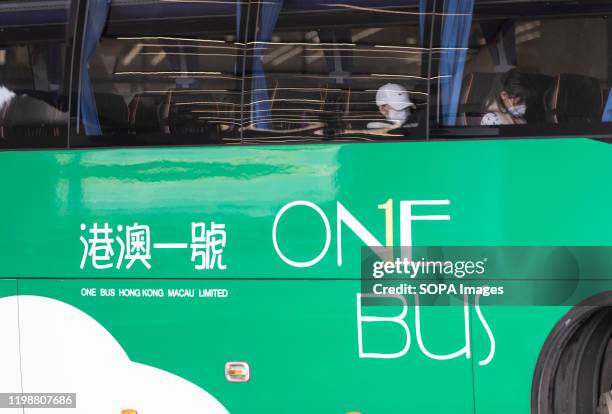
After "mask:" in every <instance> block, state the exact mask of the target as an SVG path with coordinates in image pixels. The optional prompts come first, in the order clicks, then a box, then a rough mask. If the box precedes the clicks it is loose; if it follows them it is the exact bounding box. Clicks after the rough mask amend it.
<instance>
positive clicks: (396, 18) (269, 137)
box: [243, 1, 427, 143]
mask: <svg viewBox="0 0 612 414" xmlns="http://www.w3.org/2000/svg"><path fill="white" fill-rule="evenodd" d="M293 3H298V2H285V3H284V4H282V2H274V1H271V2H259V3H257V5H254V6H253V10H252V12H251V16H252V17H253V18H255V19H256V24H255V32H254V34H253V36H252V37H251V38H250V39H249V43H248V59H247V63H246V65H247V68H246V69H247V70H246V73H247V78H246V82H245V86H246V91H245V119H244V120H243V121H244V127H245V132H244V142H247V143H267V142H313V141H325V140H329V141H334V142H342V141H347V140H363V141H370V140H378V139H383V140H384V139H404V138H407V137H419V138H420V139H423V138H424V136H425V135H424V132H423V129H424V127H425V122H424V117H423V116H422V115H423V113H424V110H425V108H426V106H425V103H426V102H427V88H426V85H427V80H426V78H425V77H424V76H422V73H423V69H424V63H425V62H426V60H425V59H424V58H423V56H425V55H426V53H424V50H425V49H424V48H423V47H422V39H421V35H420V30H419V9H418V6H417V5H416V3H414V2H398V1H395V2H393V1H386V2H385V1H381V2H377V4H376V7H369V4H370V3H371V2H349V3H348V4H338V3H337V2H327V1H318V2H312V3H311V2H308V3H306V2H301V3H299V4H293ZM353 3H354V4H353ZM379 90H380V93H378V100H377V92H378V91H379Z"/></svg>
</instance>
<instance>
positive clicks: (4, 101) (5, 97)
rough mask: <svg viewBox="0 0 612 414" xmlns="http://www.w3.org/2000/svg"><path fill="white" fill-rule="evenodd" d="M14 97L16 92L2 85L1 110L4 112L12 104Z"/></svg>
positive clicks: (0, 88)
mask: <svg viewBox="0 0 612 414" xmlns="http://www.w3.org/2000/svg"><path fill="white" fill-rule="evenodd" d="M14 97H15V92H13V91H11V90H10V89H8V88H6V87H4V86H2V85H0V112H2V110H3V109H4V108H5V107H8V105H10V103H11V101H12V100H13V98H14Z"/></svg>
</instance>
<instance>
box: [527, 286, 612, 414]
mask: <svg viewBox="0 0 612 414" xmlns="http://www.w3.org/2000/svg"><path fill="white" fill-rule="evenodd" d="M531 413H532V414H565V413H567V414H612V292H605V293H601V294H598V295H596V296H593V297H591V298H589V299H587V300H586V301H584V302H582V303H581V304H579V305H577V306H576V307H574V308H573V309H572V310H570V311H569V312H568V313H567V314H566V315H565V316H564V317H563V318H561V320H560V321H559V322H557V324H556V325H555V326H554V328H553V329H552V331H551V332H550V334H549V335H548V338H547V339H546V342H545V343H544V346H543V347H542V351H541V352H540V356H539V358H538V362H537V364H536V367H535V372H534V376H533V384H532V389H531Z"/></svg>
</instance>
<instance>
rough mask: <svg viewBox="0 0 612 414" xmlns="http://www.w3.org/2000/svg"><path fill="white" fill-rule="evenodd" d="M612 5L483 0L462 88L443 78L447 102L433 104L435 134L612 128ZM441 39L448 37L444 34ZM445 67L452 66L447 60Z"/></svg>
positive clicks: (470, 34) (469, 37)
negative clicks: (490, 0)
mask: <svg viewBox="0 0 612 414" xmlns="http://www.w3.org/2000/svg"><path fill="white" fill-rule="evenodd" d="M606 7H607V8H609V6H606ZM606 7H604V8H602V6H601V4H600V3H599V4H588V2H581V4H580V5H579V6H576V5H573V4H569V3H567V2H556V3H552V4H546V5H545V6H538V7H537V8H536V9H534V8H533V5H530V4H529V3H516V4H514V5H512V6H510V5H506V7H505V8H504V9H502V8H501V7H500V6H495V7H493V5H488V4H487V2H479V1H476V2H475V5H474V13H473V19H472V22H471V24H470V26H469V27H467V26H464V28H463V33H464V34H465V36H466V43H465V45H464V47H465V53H463V54H462V55H461V56H455V57H454V58H455V64H456V65H457V66H459V67H462V68H463V73H461V74H460V73H456V74H455V75H456V76H461V80H460V82H455V86H454V89H453V88H450V87H449V84H448V83H445V80H444V79H443V78H440V80H439V82H438V83H437V85H436V86H437V90H438V93H439V96H440V99H439V102H440V104H439V105H437V106H436V108H435V110H433V111H432V113H434V117H433V119H431V124H430V126H431V128H432V134H433V135H436V134H438V135H440V136H444V137H448V136H453V135H460V136H469V135H470V134H474V135H477V136H478V135H480V136H482V135H484V136H500V137H506V136H507V137H512V136H558V135H563V136H571V135H574V136H576V135H587V136H588V135H601V136H605V135H608V134H610V133H611V132H612V125H611V124H609V122H610V121H612V117H610V116H607V115H606V113H605V110H604V109H605V106H606V101H607V99H608V95H609V90H610V84H611V83H612V78H611V74H612V66H610V65H611V64H610V62H612V60H610V56H612V55H611V53H612V51H611V50H610V46H611V45H610V43H609V40H610V33H612V31H611V29H610V23H609V19H608V16H607V14H605V10H603V9H605V8H606ZM500 10H501V11H505V14H507V15H508V17H505V16H504V13H500ZM611 11H612V10H607V12H611ZM511 12H512V13H513V15H511ZM517 16H518V17H517ZM444 19H447V20H452V19H453V18H452V17H448V16H445V18H444ZM440 38H441V40H440V42H441V43H443V42H444V41H445V38H444V33H442V34H441V36H440ZM443 47H444V45H443ZM443 53H446V52H443ZM438 70H439V73H442V72H443V71H444V64H443V62H442V61H441V62H440V65H439V68H438ZM458 80H459V79H457V77H455V78H453V79H452V81H458ZM451 95H452V96H451ZM449 102H452V103H454V106H451V105H449V104H448V103H449ZM462 129H463V130H462Z"/></svg>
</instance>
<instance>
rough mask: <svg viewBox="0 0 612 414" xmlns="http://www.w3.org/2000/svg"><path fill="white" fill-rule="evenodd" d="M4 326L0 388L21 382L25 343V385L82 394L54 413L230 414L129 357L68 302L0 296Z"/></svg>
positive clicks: (201, 392) (181, 381)
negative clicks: (75, 405)
mask: <svg viewBox="0 0 612 414" xmlns="http://www.w3.org/2000/svg"><path fill="white" fill-rule="evenodd" d="M17 309H18V313H17ZM17 315H19V325H17ZM0 329H1V332H2V333H3V335H2V341H1V345H0V347H1V348H0V369H1V371H0V392H18V391H20V389H21V384H20V379H19V348H21V373H22V378H21V381H22V382H23V391H24V392H75V393H76V394H77V408H76V409H74V408H71V409H68V408H67V409H54V410H53V412H54V413H55V414H80V413H86V414H121V410H124V409H130V408H131V409H134V410H136V411H137V412H138V414H168V413H182V414H189V413H198V414H221V413H227V410H226V409H225V408H224V407H223V405H222V404H221V403H219V402H218V401H217V400H216V399H215V398H214V397H212V396H211V395H210V394H208V393H207V392H206V391H204V390H203V389H201V388H199V387H197V386H196V385H194V384H192V383H190V382H188V381H186V380H184V379H182V378H180V377H178V376H176V375H174V374H171V373H169V372H166V371H163V370H160V369H157V368H154V367H150V366H147V365H143V364H139V363H136V362H132V361H130V359H129V358H128V356H127V354H126V353H125V351H124V350H123V348H122V347H121V345H120V344H119V343H118V342H117V341H116V340H115V338H113V336H112V335H111V334H110V333H109V332H108V331H107V330H106V329H105V328H104V327H103V326H102V325H100V324H99V323H98V322H97V321H95V320H94V319H93V318H91V317H90V316H89V315H87V314H85V313H84V312H82V311H80V310H78V309H77V308H75V307H73V306H71V305H68V304H66V303H63V302H60V301H57V300H53V299H49V298H44V297H40V296H19V297H18V301H17V297H15V296H12V297H8V298H3V299H0ZM19 332H21V335H20V336H19ZM5 368H6V370H5ZM221 375H222V374H221ZM12 411H13V410H10V411H9V410H7V411H6V412H7V414H8V413H10V414H12ZM28 411H30V412H33V413H34V412H39V410H26V412H28ZM3 412H5V411H4V410H3ZM14 412H15V413H17V412H21V411H17V410H14Z"/></svg>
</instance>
